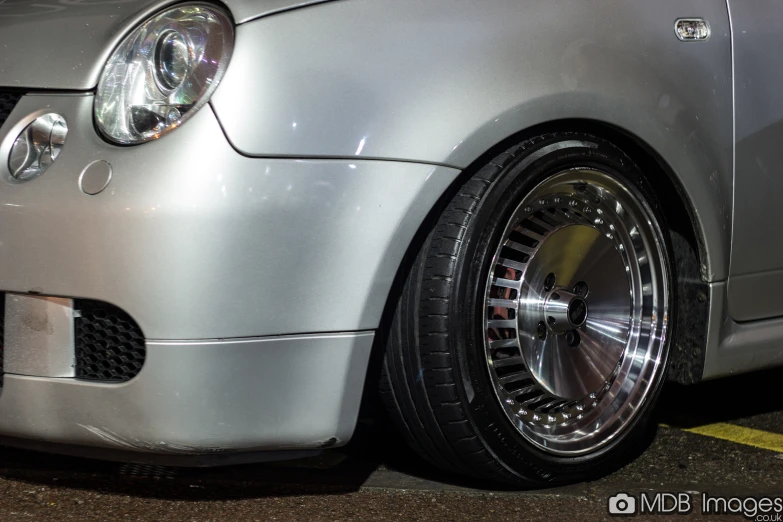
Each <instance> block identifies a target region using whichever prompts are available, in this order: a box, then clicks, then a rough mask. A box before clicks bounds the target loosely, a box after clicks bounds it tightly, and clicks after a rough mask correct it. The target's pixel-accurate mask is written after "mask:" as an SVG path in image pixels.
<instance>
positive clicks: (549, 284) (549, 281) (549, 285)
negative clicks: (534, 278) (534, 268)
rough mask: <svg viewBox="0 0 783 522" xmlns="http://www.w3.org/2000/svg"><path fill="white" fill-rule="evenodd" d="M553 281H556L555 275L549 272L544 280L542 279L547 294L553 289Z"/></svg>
mask: <svg viewBox="0 0 783 522" xmlns="http://www.w3.org/2000/svg"><path fill="white" fill-rule="evenodd" d="M555 280H556V278H555V274H553V273H551V272H550V273H549V274H547V276H546V278H545V279H544V290H546V291H547V292H549V291H550V290H552V289H553V288H554V287H555Z"/></svg>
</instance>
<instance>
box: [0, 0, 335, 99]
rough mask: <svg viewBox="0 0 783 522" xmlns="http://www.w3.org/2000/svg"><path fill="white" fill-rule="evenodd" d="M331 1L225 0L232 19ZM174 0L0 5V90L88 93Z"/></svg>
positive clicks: (8, 1)
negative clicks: (119, 51)
mask: <svg viewBox="0 0 783 522" xmlns="http://www.w3.org/2000/svg"><path fill="white" fill-rule="evenodd" d="M324 1H329V0H225V2H224V3H225V4H226V5H227V6H228V8H229V10H230V11H231V14H232V15H233V17H234V20H235V21H236V22H237V23H243V22H246V21H248V20H252V19H254V18H258V17H260V16H265V15H268V14H272V13H276V12H279V11H285V10H288V9H293V8H297V7H302V6H305V5H310V4H314V3H319V2H324ZM175 2H176V0H51V1H48V2H36V1H31V0H0V87H19V88H25V89H69V90H70V89H72V90H88V89H92V88H94V87H95V86H96V85H98V78H99V76H100V74H101V70H102V69H103V65H104V64H105V63H106V60H107V59H108V57H109V54H110V53H111V51H112V50H113V49H114V48H115V47H116V46H117V45H118V44H119V42H120V41H121V40H122V38H123V37H124V36H125V35H126V34H128V31H130V30H131V29H132V28H133V27H135V26H136V25H137V24H139V23H140V22H141V21H143V20H145V19H146V18H147V17H149V16H150V15H151V14H153V13H155V12H156V11H158V10H160V9H161V8H163V7H166V6H168V5H170V4H173V3H175Z"/></svg>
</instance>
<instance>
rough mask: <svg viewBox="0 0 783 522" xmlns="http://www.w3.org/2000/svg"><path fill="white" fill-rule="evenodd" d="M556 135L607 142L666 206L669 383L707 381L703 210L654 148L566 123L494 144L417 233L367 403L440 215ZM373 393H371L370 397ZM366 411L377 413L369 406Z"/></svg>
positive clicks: (376, 351)
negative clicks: (408, 282)
mask: <svg viewBox="0 0 783 522" xmlns="http://www.w3.org/2000/svg"><path fill="white" fill-rule="evenodd" d="M553 132H580V133H586V134H590V135H593V136H596V137H598V138H602V139H604V140H606V141H609V142H610V143H612V144H614V145H616V146H617V147H618V148H619V149H620V150H622V151H623V152H625V153H626V154H627V155H628V156H629V157H630V159H631V160H632V161H633V162H634V163H636V164H637V166H638V167H639V168H640V169H641V170H642V172H643V173H644V174H645V176H646V179H647V181H648V182H649V183H650V185H651V186H652V188H653V190H654V192H655V195H656V197H657V198H658V200H659V203H660V205H661V210H662V212H663V214H664V218H665V219H666V222H667V226H668V227H669V230H670V232H671V233H672V234H671V235H672V248H673V252H672V255H673V257H674V260H673V263H674V265H675V267H676V274H675V277H676V284H677V286H678V288H679V291H678V294H677V300H678V302H677V303H676V304H675V307H676V308H675V309H676V310H677V312H678V313H677V314H676V316H677V324H675V325H674V328H673V333H672V335H673V340H672V344H671V350H670V363H669V369H668V379H669V380H673V381H676V382H679V383H681V384H692V383H695V382H698V381H700V380H701V376H702V373H703V369H704V346H705V344H706V334H707V326H708V321H709V314H708V311H709V295H710V293H709V291H708V284H707V283H706V282H705V281H704V280H703V278H704V266H705V263H704V260H705V259H706V256H707V255H708V254H707V252H708V250H707V248H706V244H705V241H706V238H705V235H704V233H703V230H702V228H701V225H700V222H699V220H698V217H697V216H698V213H697V209H696V208H695V207H694V205H693V202H692V201H691V200H690V198H689V197H688V194H687V191H686V190H685V188H684V187H683V185H682V182H681V180H680V178H679V177H678V176H677V174H676V173H675V172H674V170H673V169H672V168H671V166H670V165H669V164H668V163H667V162H666V160H665V159H664V158H663V157H662V156H661V155H660V154H658V153H657V152H656V151H655V149H653V148H652V147H651V146H650V145H649V144H648V143H646V142H645V141H644V140H642V139H641V138H639V137H638V136H636V135H634V134H632V133H630V132H628V131H626V130H624V129H621V128H620V127H618V126H615V125H612V124H609V123H606V122H602V121H599V120H590V119H579V118H574V119H561V120H553V121H548V122H545V123H541V124H537V125H533V126H530V127H528V128H525V129H523V130H521V131H519V132H517V133H514V134H512V135H511V136H508V137H506V138H505V139H503V140H501V141H499V142H498V143H496V144H495V145H493V146H492V147H491V148H490V149H488V150H486V151H485V152H484V153H483V154H481V155H480V156H478V157H477V158H475V159H474V160H473V161H472V162H471V163H470V165H469V166H468V167H466V168H465V169H464V170H463V171H462V172H461V174H460V175H459V176H458V177H457V179H455V180H454V182H453V183H452V184H451V185H450V186H449V187H448V189H447V190H446V191H445V192H444V193H443V194H442V195H441V197H440V198H439V199H438V201H437V203H436V204H435V205H434V206H433V207H432V209H430V212H429V213H428V214H427V217H426V218H425V219H424V221H423V222H422V224H421V226H420V227H419V229H418V231H417V233H416V234H415V235H414V237H413V239H412V240H411V242H410V244H409V245H408V248H407V250H406V252H405V255H404V256H403V259H402V262H401V263H400V265H399V267H398V270H397V273H396V274H395V277H394V280H393V283H392V285H391V288H390V291H389V293H388V295H387V298H386V303H385V305H384V308H383V313H382V315H381V320H380V324H379V328H378V333H377V335H376V339H375V342H374V345H373V349H372V355H371V358H370V365H369V368H368V378H367V379H366V381H365V393H364V396H365V399H367V398H368V397H370V396H373V393H374V391H375V386H376V383H377V382H378V376H379V375H380V369H381V364H382V361H383V356H384V352H385V349H386V348H385V347H386V341H387V338H388V333H389V331H388V328H389V325H390V324H391V321H392V317H393V315H394V310H395V305H396V302H397V300H398V298H399V296H400V292H401V290H402V287H403V285H404V282H405V278H406V277H407V274H408V272H409V270H410V269H411V266H412V264H413V261H414V260H415V258H416V255H417V253H418V251H419V249H421V248H422V246H423V245H424V244H425V242H426V240H427V236H428V235H429V233H430V231H431V230H432V227H433V225H434V224H435V223H436V222H437V219H438V216H439V215H440V213H441V212H442V210H443V209H444V208H445V207H446V205H447V204H448V202H449V201H450V200H451V199H452V198H453V197H454V195H456V194H457V193H458V192H459V190H460V188H461V187H462V186H463V185H464V184H465V182H466V181H467V180H468V179H470V178H471V176H473V174H475V173H476V172H477V171H478V170H479V169H481V168H482V166H484V165H485V164H486V163H487V162H488V161H489V160H491V159H492V158H493V157H495V156H497V155H498V154H500V153H501V152H503V151H504V150H506V149H508V148H510V147H511V146H512V145H513V144H515V143H519V142H521V141H524V140H525V139H528V138H531V137H533V136H538V135H541V134H548V133H553ZM367 392H370V393H367ZM364 403H365V407H371V408H374V406H373V405H371V404H370V403H368V401H367V400H365V401H364Z"/></svg>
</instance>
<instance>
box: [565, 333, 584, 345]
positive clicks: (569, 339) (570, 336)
mask: <svg viewBox="0 0 783 522" xmlns="http://www.w3.org/2000/svg"><path fill="white" fill-rule="evenodd" d="M565 341H566V344H567V345H568V346H570V347H571V348H576V347H577V346H579V343H581V342H582V338H581V337H580V335H579V332H577V331H576V330H569V331H567V332H566V334H565Z"/></svg>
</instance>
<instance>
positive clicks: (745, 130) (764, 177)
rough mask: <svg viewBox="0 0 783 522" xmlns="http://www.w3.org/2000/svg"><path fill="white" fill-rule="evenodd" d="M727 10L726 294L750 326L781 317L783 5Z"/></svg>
mask: <svg viewBox="0 0 783 522" xmlns="http://www.w3.org/2000/svg"><path fill="white" fill-rule="evenodd" d="M728 4H729V13H730V19H731V26H732V36H733V56H734V104H735V105H734V110H735V131H734V134H735V136H734V140H735V170H734V179H735V184H734V229H733V237H732V253H731V268H730V276H729V285H728V295H729V310H730V312H731V315H732V317H733V318H734V319H735V320H737V321H749V320H755V319H763V318H767V317H776V316H783V298H781V297H783V228H782V227H781V225H782V222H783V67H781V66H780V63H781V62H780V61H781V53H783V3H781V2H780V0H752V1H751V0H728ZM778 294H780V295H781V297H779V296H778Z"/></svg>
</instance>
